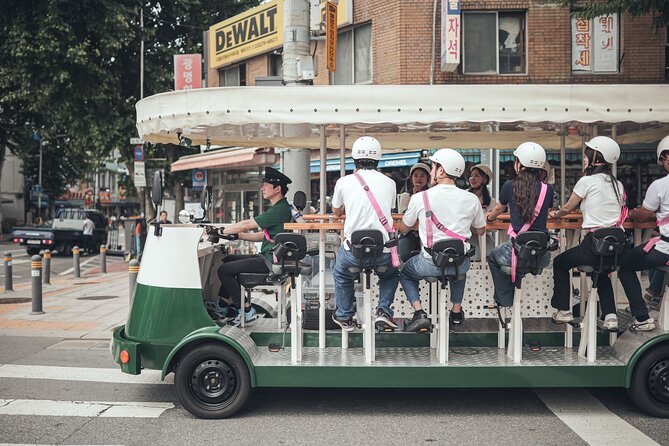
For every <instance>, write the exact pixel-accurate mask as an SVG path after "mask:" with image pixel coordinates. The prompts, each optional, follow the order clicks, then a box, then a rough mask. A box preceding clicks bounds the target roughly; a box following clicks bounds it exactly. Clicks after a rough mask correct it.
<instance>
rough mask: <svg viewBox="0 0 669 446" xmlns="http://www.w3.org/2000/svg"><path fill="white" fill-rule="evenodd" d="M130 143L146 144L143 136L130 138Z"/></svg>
mask: <svg viewBox="0 0 669 446" xmlns="http://www.w3.org/2000/svg"><path fill="white" fill-rule="evenodd" d="M130 144H131V145H133V146H134V145H136V144H144V141H143V140H142V138H137V137H135V138H130Z"/></svg>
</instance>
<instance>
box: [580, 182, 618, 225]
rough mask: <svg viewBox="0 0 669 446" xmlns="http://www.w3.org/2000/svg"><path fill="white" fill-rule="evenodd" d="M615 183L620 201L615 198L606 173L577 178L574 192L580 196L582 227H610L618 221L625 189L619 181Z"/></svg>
mask: <svg viewBox="0 0 669 446" xmlns="http://www.w3.org/2000/svg"><path fill="white" fill-rule="evenodd" d="M616 183H617V186H618V197H619V199H620V201H618V199H616V193H615V192H614V190H613V185H612V183H611V178H610V177H609V176H608V175H607V174H605V173H598V174H595V175H587V176H584V177H582V178H581V179H580V180H578V182H577V183H576V186H574V193H575V194H576V195H578V196H579V197H581V198H582V201H581V212H582V213H583V224H582V225H581V227H582V228H583V229H590V228H611V227H613V226H615V225H616V223H618V220H619V219H620V208H621V206H622V204H623V199H622V195H623V191H624V190H625V189H624V187H623V185H622V183H621V182H620V181H616Z"/></svg>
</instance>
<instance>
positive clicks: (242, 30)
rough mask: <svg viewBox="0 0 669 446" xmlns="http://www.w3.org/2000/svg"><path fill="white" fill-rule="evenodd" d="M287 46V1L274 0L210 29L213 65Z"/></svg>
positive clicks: (210, 60)
mask: <svg viewBox="0 0 669 446" xmlns="http://www.w3.org/2000/svg"><path fill="white" fill-rule="evenodd" d="M282 45H283V0H274V1H271V2H269V3H265V4H263V5H260V6H258V7H256V8H253V9H250V10H248V11H246V12H244V13H242V14H239V15H236V16H235V17H232V18H230V19H228V20H225V21H223V22H220V23H217V24H216V25H214V26H212V27H210V28H209V65H210V67H211V68H216V67H220V66H222V65H229V64H232V63H234V62H237V61H239V60H243V59H248V58H249V57H252V56H255V55H257V54H262V53H265V52H267V51H270V50H273V49H275V48H279V47H281V46H282Z"/></svg>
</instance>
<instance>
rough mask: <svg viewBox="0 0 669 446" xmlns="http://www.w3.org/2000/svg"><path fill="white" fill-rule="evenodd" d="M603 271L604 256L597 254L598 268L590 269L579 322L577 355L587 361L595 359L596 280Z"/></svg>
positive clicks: (592, 361) (590, 361)
mask: <svg viewBox="0 0 669 446" xmlns="http://www.w3.org/2000/svg"><path fill="white" fill-rule="evenodd" d="M603 271H604V256H602V255H600V256H599V269H594V270H593V271H592V287H591V288H590V292H589V293H588V300H587V306H586V308H585V313H584V318H583V323H582V324H581V340H580V341H579V344H578V355H579V356H580V357H582V358H586V359H587V361H588V362H589V363H594V362H595V360H596V359H597V282H598V281H599V275H600V274H602V273H603Z"/></svg>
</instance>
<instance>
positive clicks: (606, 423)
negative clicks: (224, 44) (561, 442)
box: [534, 389, 658, 446]
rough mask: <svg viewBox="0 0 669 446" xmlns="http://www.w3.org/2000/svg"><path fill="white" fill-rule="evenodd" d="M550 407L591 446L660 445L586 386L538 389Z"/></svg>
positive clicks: (536, 390)
mask: <svg viewBox="0 0 669 446" xmlns="http://www.w3.org/2000/svg"><path fill="white" fill-rule="evenodd" d="M534 392H535V393H536V394H537V395H538V396H539V398H541V400H542V401H543V402H544V404H545V405H546V407H548V408H549V409H550V410H551V411H552V412H553V413H554V414H555V415H556V416H557V417H558V418H559V419H560V420H561V421H562V422H563V423H564V424H566V425H567V427H569V429H571V430H572V431H574V433H576V435H578V436H579V437H581V438H582V439H583V440H584V441H585V442H586V443H588V444H590V445H602V446H609V445H612V444H634V445H638V446H642V445H643V446H645V445H657V444H658V443H656V442H655V441H653V440H652V439H651V438H649V437H648V436H646V434H644V433H643V432H641V431H640V430H638V429H636V428H635V427H634V426H632V425H631V424H629V423H628V422H627V421H625V420H623V419H622V418H620V417H619V416H617V415H616V414H614V413H613V412H611V411H610V410H609V409H607V408H606V406H604V404H602V402H601V401H599V400H598V399H597V398H595V397H594V396H593V395H592V394H591V393H590V392H588V391H587V390H585V389H534Z"/></svg>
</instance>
